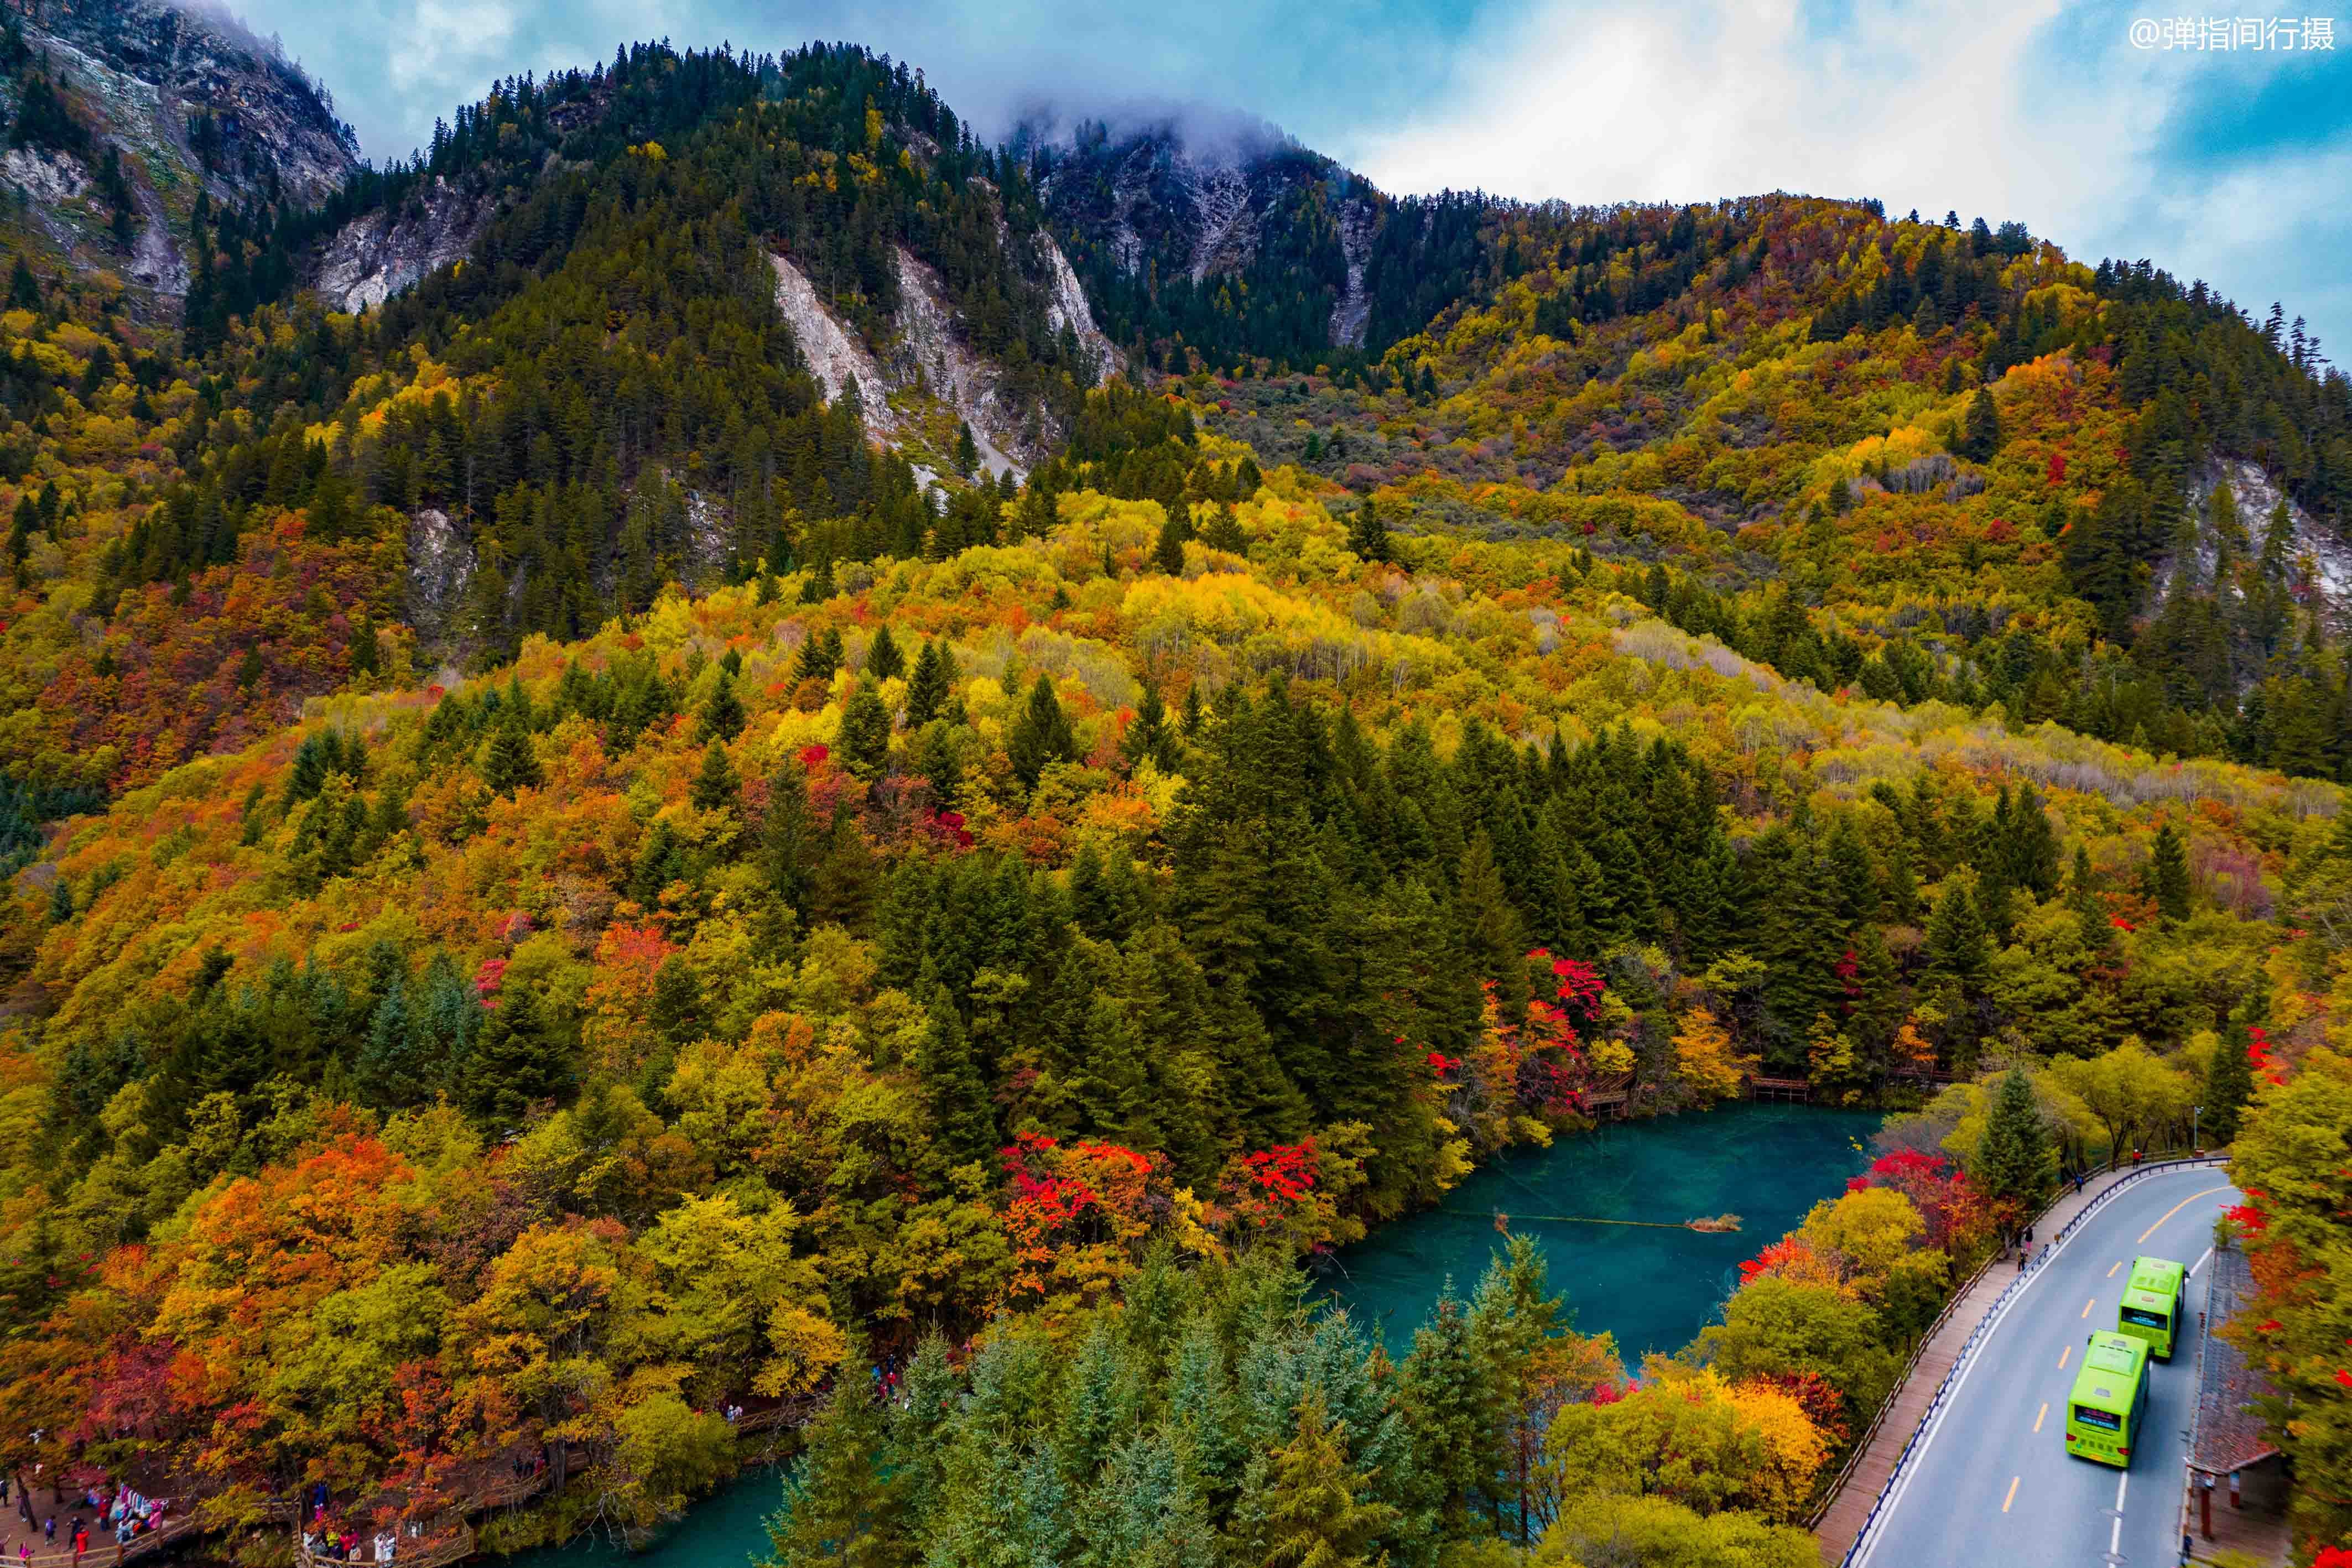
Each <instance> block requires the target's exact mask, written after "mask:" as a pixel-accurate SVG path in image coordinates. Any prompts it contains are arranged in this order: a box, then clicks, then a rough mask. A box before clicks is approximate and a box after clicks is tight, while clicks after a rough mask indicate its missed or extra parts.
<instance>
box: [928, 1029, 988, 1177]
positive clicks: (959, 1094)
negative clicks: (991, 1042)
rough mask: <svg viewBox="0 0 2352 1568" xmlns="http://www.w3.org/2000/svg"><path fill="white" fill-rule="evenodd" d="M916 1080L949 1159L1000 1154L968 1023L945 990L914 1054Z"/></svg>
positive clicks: (969, 1158)
mask: <svg viewBox="0 0 2352 1568" xmlns="http://www.w3.org/2000/svg"><path fill="white" fill-rule="evenodd" d="M915 1076H916V1077H917V1078H918V1079H919V1080H920V1081H921V1082H922V1086H923V1098H924V1100H925V1102H926V1103H928V1104H929V1108H930V1113H931V1125H932V1126H933V1127H935V1128H937V1129H938V1136H939V1145H940V1148H941V1149H943V1150H945V1151H946V1152H947V1154H948V1155H949V1157H950V1158H951V1159H956V1160H984V1159H987V1158H988V1157H989V1156H990V1155H993V1154H994V1153H995V1152H996V1146H997V1137H996V1111H995V1107H994V1106H992V1104H991V1103H989V1098H988V1085H987V1084H986V1083H985V1082H982V1079H981V1076H980V1069H979V1068H978V1066H976V1065H975V1064H974V1063H973V1061H972V1059H971V1042H970V1040H967V1039H966V1037H965V1034H964V1027H963V1019H961V1017H960V1016H959V1015H958V1014H957V1012H956V1009H955V1006H954V1004H953V1003H951V1002H950V1001H949V1000H948V994H947V991H946V989H945V988H940V989H937V990H935V991H933V992H932V994H931V1008H930V1017H929V1019H928V1020H927V1021H926V1022H925V1024H924V1026H923V1039H922V1043H921V1044H920V1045H919V1046H918V1047H917V1048H916V1051H915Z"/></svg>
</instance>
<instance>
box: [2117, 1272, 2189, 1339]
mask: <svg viewBox="0 0 2352 1568" xmlns="http://www.w3.org/2000/svg"><path fill="white" fill-rule="evenodd" d="M2182 1278H2183V1270H2181V1267H2180V1265H2179V1264H2178V1263H2176V1262H2174V1261H2173V1260H2171V1259H2169V1258H2135V1259H2133V1260H2132V1266H2131V1278H2130V1279H2129V1280H2127V1281H2125V1283H2124V1295H2123V1300H2122V1301H2119V1302H2117V1303H2116V1333H2127V1334H2129V1335H2131V1336H2132V1337H2133V1338H2134V1339H2144V1340H2146V1341H2147V1348H2148V1349H2149V1351H2150V1352H2152V1353H2153V1354H2155V1356H2156V1358H2157V1359H2158V1361H2170V1360H2171V1359H2172V1345H2173V1341H2174V1339H2175V1338H2176V1337H2177V1336H2178V1335H2179V1329H2180V1299H2181V1281H2182Z"/></svg>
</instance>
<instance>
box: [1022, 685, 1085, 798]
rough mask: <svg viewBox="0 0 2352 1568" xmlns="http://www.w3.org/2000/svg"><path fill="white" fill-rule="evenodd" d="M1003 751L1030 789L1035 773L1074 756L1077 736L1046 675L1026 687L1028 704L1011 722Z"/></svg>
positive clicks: (1036, 776)
mask: <svg viewBox="0 0 2352 1568" xmlns="http://www.w3.org/2000/svg"><path fill="white" fill-rule="evenodd" d="M1004 750H1005V755H1006V756H1007V757H1008V758H1011V760H1012V763H1013V774H1014V776H1015V777H1016V778H1018V779H1020V780H1021V782H1022V784H1023V785H1024V787H1025V788H1027V789H1035V788H1036V787H1037V779H1038V776H1039V775H1040V774H1042V773H1044V772H1045V769H1046V768H1049V767H1051V766H1052V765H1053V764H1055V763H1056V762H1076V760H1077V759H1078V737H1077V735H1076V732H1075V731H1073V730H1072V729H1071V728H1070V720H1069V716H1068V715H1066V714H1065V713H1064V712H1063V711H1062V703H1061V699H1060V698H1059V697H1056V696H1055V695H1054V683H1053V680H1052V678H1051V677H1050V676H1047V675H1045V674H1039V675H1038V677H1037V680H1036V683H1035V684H1034V685H1032V686H1031V687H1030V688H1029V706H1027V707H1026V708H1025V709H1024V710H1023V712H1022V715H1021V716H1020V718H1019V719H1017V720H1016V721H1014V723H1013V734H1012V737H1010V738H1009V739H1008V740H1007V741H1006V743H1005V747H1004Z"/></svg>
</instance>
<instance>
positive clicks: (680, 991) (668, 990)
mask: <svg viewBox="0 0 2352 1568" xmlns="http://www.w3.org/2000/svg"><path fill="white" fill-rule="evenodd" d="M646 1022H647V1023H649V1024H651V1025H652V1026H653V1030H654V1032H655V1033H656V1034H657V1035H659V1036H660V1037H661V1038H662V1039H664V1040H667V1041H668V1042H669V1043H670V1044H672V1045H684V1044H686V1043H687V1042H688V1041H689V1040H694V1039H695V1038H696V1037H697V1036H698V1035H700V1034H701V1032H702V1027H703V1013H702V981H701V978H700V977H698V976H697V975H696V974H695V972H694V966H693V965H692V964H689V963H688V962H687V961H686V957H685V955H683V954H679V953H673V954H671V955H670V956H668V957H667V958H665V959H663V960H662V966H661V967H660V968H658V969H656V970H655V971H654V995H653V1001H652V1003H651V1005H649V1006H648V1007H647V1008H646Z"/></svg>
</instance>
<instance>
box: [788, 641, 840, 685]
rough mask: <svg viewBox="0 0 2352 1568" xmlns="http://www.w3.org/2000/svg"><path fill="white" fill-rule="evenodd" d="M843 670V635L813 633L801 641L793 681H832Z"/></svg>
mask: <svg viewBox="0 0 2352 1568" xmlns="http://www.w3.org/2000/svg"><path fill="white" fill-rule="evenodd" d="M840 668H841V633H840V632H837V631H826V632H810V633H809V634H808V635H807V636H806V637H804V638H803V639H802V641H801V651H800V652H799V653H797V654H795V655H794V656H793V679H794V680H796V681H830V680H831V679H833V675H834V672H835V671H836V670H838V669H840Z"/></svg>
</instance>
